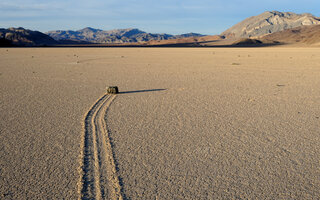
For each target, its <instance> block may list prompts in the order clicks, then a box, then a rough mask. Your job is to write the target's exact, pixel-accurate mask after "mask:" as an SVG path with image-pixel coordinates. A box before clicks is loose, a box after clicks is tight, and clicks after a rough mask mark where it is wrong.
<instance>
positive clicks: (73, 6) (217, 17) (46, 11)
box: [0, 0, 320, 34]
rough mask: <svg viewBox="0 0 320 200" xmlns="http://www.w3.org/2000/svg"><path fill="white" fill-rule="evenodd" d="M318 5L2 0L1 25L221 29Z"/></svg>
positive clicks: (235, 0) (246, 0) (314, 10)
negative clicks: (269, 13)
mask: <svg viewBox="0 0 320 200" xmlns="http://www.w3.org/2000/svg"><path fill="white" fill-rule="evenodd" d="M319 8H320V1H319V0H304V1H294V0H268V1H259V0H257V1H250V0H229V1H228V0H162V1H159V0H121V1H119V0H1V2H0V28H8V27H24V28H28V29H31V30H39V31H42V32H46V31H49V30H78V29H82V28H84V27H93V28H98V29H103V30H111V29H118V28H139V29H141V30H143V31H147V32H151V33H169V34H181V33H188V32H196V33H202V34H220V33H221V32H222V31H224V30H225V29H227V28H229V27H231V26H232V25H234V24H236V23H238V22H240V21H242V20H244V19H245V18H247V17H250V16H254V15H258V14H260V13H262V12H264V11H273V10H277V11H282V12H295V13H311V14H313V15H315V16H318V17H320V9H319Z"/></svg>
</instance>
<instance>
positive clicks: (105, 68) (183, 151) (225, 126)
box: [0, 47, 320, 199]
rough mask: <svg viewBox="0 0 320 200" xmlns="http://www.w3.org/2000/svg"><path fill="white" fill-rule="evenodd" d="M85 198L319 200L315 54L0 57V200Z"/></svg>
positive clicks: (82, 51)
mask: <svg viewBox="0 0 320 200" xmlns="http://www.w3.org/2000/svg"><path fill="white" fill-rule="evenodd" d="M112 85H116V86H118V87H119V90H120V92H121V93H120V94H117V95H105V92H106V89H105V88H106V86H112ZM78 198H82V199H86V198H87V199H90V198H96V199H121V198H122V199H319V198H320V48H289V47H281V48H280V47H278V48H273V47H272V48H271V47H270V48H9V49H6V48H1V49H0V199H78Z"/></svg>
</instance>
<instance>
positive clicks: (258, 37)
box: [0, 11, 320, 46]
mask: <svg viewBox="0 0 320 200" xmlns="http://www.w3.org/2000/svg"><path fill="white" fill-rule="evenodd" d="M319 35H320V18H318V17H315V16H313V15H311V14H308V13H306V14H295V13H292V12H278V11H267V12H264V13H262V14H260V15H257V16H253V17H249V18H247V19H245V20H243V21H242V22H240V23H238V24H236V25H234V26H232V27H231V28H229V29H227V30H226V31H224V32H222V33H221V34H220V35H214V36H206V35H201V34H198V33H187V34H181V35H171V34H165V33H163V34H157V33H156V34H154V33H147V32H144V31H142V30H139V29H136V28H129V29H115V30H109V31H105V30H100V29H94V28H90V27H87V28H84V29H81V30H77V31H72V30H56V31H49V32H47V33H46V34H44V33H41V32H38V31H32V30H27V29H24V28H9V29H0V46H10V45H15V46H46V45H47V46H56V45H60V46H61V45H104V46H108V45H112V46H117V45H120V46H123V45H131V46H137V45H139V46H164V45H167V46H172V45H173V46H179V45H180V46H184V45H185V46H217V45H218V46H219V45H235V46H239V45H240V46H246V45H248V46H250V45H254V46H257V45H263V44H280V43H281V44H286V43H291V44H294V43H299V44H306V45H320V37H319Z"/></svg>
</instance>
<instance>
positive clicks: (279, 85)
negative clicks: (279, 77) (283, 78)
mask: <svg viewBox="0 0 320 200" xmlns="http://www.w3.org/2000/svg"><path fill="white" fill-rule="evenodd" d="M277 86H278V87H284V86H286V85H282V84H277Z"/></svg>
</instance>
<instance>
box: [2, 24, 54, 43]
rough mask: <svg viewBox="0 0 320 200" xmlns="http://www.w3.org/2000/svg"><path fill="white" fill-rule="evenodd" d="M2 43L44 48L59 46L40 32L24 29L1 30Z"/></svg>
mask: <svg viewBox="0 0 320 200" xmlns="http://www.w3.org/2000/svg"><path fill="white" fill-rule="evenodd" d="M0 39H1V43H4V44H6V45H7V46H8V43H11V44H10V46H11V45H13V46H44V45H54V44H57V41H55V40H54V39H53V38H51V37H50V36H48V35H46V34H43V33H41V32H39V31H31V30H28V29H24V28H21V27H20V28H8V29H0Z"/></svg>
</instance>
